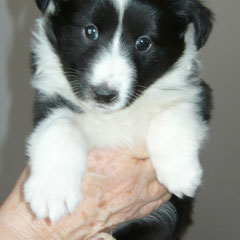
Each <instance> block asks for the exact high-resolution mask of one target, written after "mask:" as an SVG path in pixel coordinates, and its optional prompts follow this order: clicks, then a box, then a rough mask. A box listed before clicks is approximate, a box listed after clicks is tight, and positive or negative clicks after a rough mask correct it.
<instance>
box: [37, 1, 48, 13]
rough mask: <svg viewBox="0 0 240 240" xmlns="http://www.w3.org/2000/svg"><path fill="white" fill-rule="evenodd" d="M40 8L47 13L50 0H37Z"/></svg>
mask: <svg viewBox="0 0 240 240" xmlns="http://www.w3.org/2000/svg"><path fill="white" fill-rule="evenodd" d="M35 2H36V4H37V6H38V8H39V9H40V10H41V12H42V13H45V11H46V9H47V7H48V4H49V3H50V0H35Z"/></svg>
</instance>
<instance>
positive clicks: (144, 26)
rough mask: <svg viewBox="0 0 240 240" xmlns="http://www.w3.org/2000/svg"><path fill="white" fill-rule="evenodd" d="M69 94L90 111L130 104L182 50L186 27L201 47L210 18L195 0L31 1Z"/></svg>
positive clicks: (167, 67)
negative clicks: (43, 22)
mask: <svg viewBox="0 0 240 240" xmlns="http://www.w3.org/2000/svg"><path fill="white" fill-rule="evenodd" d="M36 2H37V5H38V7H39V8H40V10H41V11H42V12H43V13H45V14H46V17H47V18H48V20H47V25H46V33H47V36H48V38H49V40H50V42H51V44H52V46H53V47H54V50H55V52H56V54H57V55H58V56H59V58H60V60H61V63H62V66H63V71H64V73H65V75H66V78H67V79H68V81H69V82H70V84H71V87H72V91H73V92H74V93H75V95H76V96H77V97H78V98H79V99H81V101H82V102H84V103H85V104H86V105H87V106H88V107H89V108H91V109H92V110H94V111H104V112H112V111H116V110H119V109H122V108H124V107H126V106H127V105H129V104H130V103H131V102H133V101H134V100H135V99H136V98H137V97H138V96H139V95H141V93H142V92H143V91H144V90H145V89H147V88H148V87H149V86H150V85H152V84H153V83H154V82H155V81H157V80H158V79H160V78H161V76H163V75H164V74H165V73H166V72H167V71H169V70H170V69H171V68H172V67H173V65H174V64H175V63H176V62H177V60H178V59H179V58H180V57H181V55H182V54H183V52H184V50H185V42H184V35H185V32H186V30H187V27H188V25H189V24H190V23H193V24H194V27H195V43H196V46H197V48H201V47H202V46H203V45H204V44H205V42H206V40H207V38H208V36H209V33H210V31H211V28H212V21H211V20H212V14H211V12H210V10H209V9H207V8H206V7H204V6H203V5H202V4H201V3H200V2H199V1H198V0H36Z"/></svg>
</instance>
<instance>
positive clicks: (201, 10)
mask: <svg viewBox="0 0 240 240" xmlns="http://www.w3.org/2000/svg"><path fill="white" fill-rule="evenodd" d="M174 6H175V7H176V10H177V15H178V16H179V17H180V19H181V21H182V22H183V24H185V27H186V28H187V25H188V24H190V23H193V25H194V28H195V43H196V45H197V48H198V49H200V48H201V47H202V46H203V45H204V44H205V43H206V41H207V39H208V37H209V34H210V33H211V30H212V25H213V19H214V17H213V13H212V12H211V10H210V9H208V8H207V7H205V6H204V5H203V4H202V3H201V2H200V1H199V0H174ZM186 28H185V29H186ZM183 33H184V34H185V32H183Z"/></svg>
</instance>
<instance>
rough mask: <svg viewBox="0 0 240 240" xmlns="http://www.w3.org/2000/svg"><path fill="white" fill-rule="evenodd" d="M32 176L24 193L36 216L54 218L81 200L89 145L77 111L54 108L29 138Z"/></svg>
mask: <svg viewBox="0 0 240 240" xmlns="http://www.w3.org/2000/svg"><path fill="white" fill-rule="evenodd" d="M28 155H29V166H30V170H31V173H30V177H29V179H28V180H27V182H26V184H25V186H24V196H25V199H26V201H27V202H29V203H30V207H31V209H32V211H33V212H34V213H35V215H36V216H37V218H39V219H43V218H46V217H49V218H50V220H51V221H52V222H55V221H56V220H58V219H59V218H60V217H62V216H64V215H65V214H67V213H68V212H72V211H74V209H75V208H76V207H77V205H78V203H79V201H80V200H81V182H82V177H83V175H84V171H85V168H86V156H87V148H86V143H85V141H84V138H83V134H82V132H81V129H80V126H79V125H78V123H77V121H76V115H75V114H74V113H73V112H71V111H70V110H67V109H58V110H55V111H53V112H52V113H51V114H50V115H49V116H48V117H47V118H46V119H44V120H42V121H41V122H40V124H39V125H38V126H37V127H36V128H35V130H34V132H33V133H32V135H31V137H30V139H29V141H28Z"/></svg>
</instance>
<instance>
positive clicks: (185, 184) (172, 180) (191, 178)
mask: <svg viewBox="0 0 240 240" xmlns="http://www.w3.org/2000/svg"><path fill="white" fill-rule="evenodd" d="M157 177H158V180H159V182H160V183H162V184H163V185H164V186H166V187H167V188H168V190H169V192H171V193H173V194H175V195H176V196H177V197H179V198H182V197H183V196H188V197H194V195H195V193H196V191H197V189H198V187H199V186H200V185H201V180H202V169H201V167H200V166H199V167H189V166H188V167H186V168H181V169H177V170H176V169H175V170H173V171H169V172H166V171H164V170H163V169H161V170H160V171H157Z"/></svg>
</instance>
